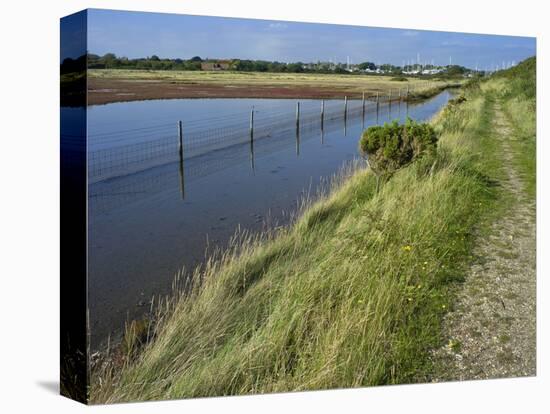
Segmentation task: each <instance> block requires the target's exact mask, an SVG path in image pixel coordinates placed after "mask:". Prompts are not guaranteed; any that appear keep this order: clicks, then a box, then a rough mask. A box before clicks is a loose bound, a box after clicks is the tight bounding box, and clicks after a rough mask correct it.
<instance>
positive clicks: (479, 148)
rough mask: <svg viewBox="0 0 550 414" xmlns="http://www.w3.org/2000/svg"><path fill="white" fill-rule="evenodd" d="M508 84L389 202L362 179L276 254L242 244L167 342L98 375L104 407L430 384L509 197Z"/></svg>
mask: <svg viewBox="0 0 550 414" xmlns="http://www.w3.org/2000/svg"><path fill="white" fill-rule="evenodd" d="M499 82H500V81H499V80H498V79H496V80H491V81H489V83H488V84H485V85H484V86H483V87H482V88H480V87H479V86H478V85H473V86H470V87H468V88H465V89H464V92H463V93H464V96H465V98H466V100H465V101H464V102H462V103H456V104H453V105H450V106H449V107H448V108H447V109H445V111H443V112H442V114H440V116H439V117H438V118H437V119H436V120H435V121H434V124H435V126H436V128H437V130H438V131H439V133H440V134H441V136H440V142H439V148H438V151H437V153H436V155H434V157H433V158H429V159H428V158H424V159H422V160H420V161H418V162H415V163H413V164H411V165H410V166H408V167H406V168H404V169H402V170H400V171H399V172H397V173H396V174H395V175H394V176H393V177H392V179H391V180H389V181H388V182H387V183H385V184H384V185H383V186H382V187H381V189H380V191H379V192H376V191H375V188H376V180H375V177H374V176H373V175H372V174H371V172H370V171H368V170H366V169H359V170H358V171H355V172H354V173H353V174H352V175H351V176H350V177H348V178H347V179H345V180H341V181H340V182H339V183H338V184H336V185H335V186H334V188H333V189H332V191H331V192H330V193H329V194H328V195H326V196H325V197H322V198H321V199H320V200H318V201H316V202H315V203H314V204H313V205H311V206H309V207H308V208H307V209H305V211H304V213H303V215H302V216H301V217H300V218H299V219H298V220H297V221H296V223H295V224H294V225H293V226H291V227H290V228H288V229H284V230H280V231H278V232H277V233H274V234H273V235H272V236H271V237H270V238H269V239H268V240H263V241H258V240H251V239H246V240H240V241H235V243H234V246H235V248H234V250H232V251H229V252H226V253H225V254H224V255H223V256H222V257H220V258H218V259H217V260H212V261H211V262H209V264H208V265H207V266H206V267H205V268H204V269H202V270H200V271H199V272H197V275H196V277H195V280H201V281H202V283H201V284H200V285H199V284H197V285H196V286H194V287H193V288H192V292H191V294H187V295H181V296H177V297H175V298H173V299H172V301H171V306H170V308H169V309H168V310H167V311H166V312H165V313H164V315H163V317H162V318H161V320H160V321H159V322H158V323H157V324H156V325H155V327H154V330H153V331H152V333H151V335H152V336H153V337H154V339H153V340H152V341H150V343H149V344H148V345H146V346H145V347H144V348H143V349H141V350H139V351H137V352H135V354H134V352H133V350H132V344H130V345H128V346H127V348H126V351H125V352H126V354H125V355H124V354H122V355H119V356H118V365H113V364H112V363H111V364H107V365H106V366H103V367H102V368H98V369H96V370H95V372H94V375H93V385H92V390H91V396H92V401H93V402H96V403H99V402H117V401H133V400H150V399H162V398H182V397H197V396H214V395H233V394H249V393H263V392H282V391H293V390H312V389H325V388H344V387H356V386H366V385H378V384H395V383H407V382H418V381H423V380H426V379H427V378H429V376H430V373H431V372H432V366H431V365H430V359H429V357H428V356H429V352H430V350H431V349H433V348H434V347H436V346H438V345H439V342H440V323H441V317H442V315H443V314H445V313H446V312H447V310H448V309H449V307H451V306H452V303H453V302H452V298H453V295H452V292H453V288H454V287H455V286H456V282H458V281H460V280H461V277H462V274H463V272H464V269H465V267H466V266H468V265H469V262H470V252H471V250H472V245H473V240H474V237H473V233H474V231H475V230H476V229H479V228H480V226H481V224H482V223H483V222H484V220H486V219H487V218H488V217H489V216H490V215H491V214H496V213H495V211H498V209H496V206H497V205H498V201H499V199H500V197H501V195H500V194H499V190H498V187H496V186H495V185H494V183H495V180H496V179H497V178H498V176H499V174H501V168H502V166H501V164H500V158H499V157H498V153H499V146H498V142H497V141H496V140H494V139H493V136H492V131H491V121H492V117H493V113H494V102H495V99H496V98H497V96H498V95H497V94H498V93H502V91H503V86H502V83H499Z"/></svg>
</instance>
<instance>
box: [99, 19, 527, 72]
mask: <svg viewBox="0 0 550 414" xmlns="http://www.w3.org/2000/svg"><path fill="white" fill-rule="evenodd" d="M88 51H89V52H90V53H96V54H99V55H103V54H105V53H107V52H112V53H115V54H116V55H117V56H126V57H129V58H137V57H146V56H151V55H153V54H155V55H158V56H160V57H166V58H178V57H179V58H182V59H188V58H190V57H193V56H196V55H198V56H201V57H202V58H206V57H209V58H241V59H265V60H278V61H282V62H296V61H302V62H316V61H318V60H321V61H328V60H331V59H332V60H333V61H337V62H346V60H347V58H348V56H349V58H350V60H351V61H352V62H353V63H360V62H364V61H371V62H375V63H377V64H378V63H392V64H396V65H402V64H403V62H405V63H407V61H416V59H417V56H418V55H420V60H421V61H422V62H427V63H431V62H432V61H433V62H434V63H435V64H436V65H438V64H439V65H446V64H448V63H449V57H452V63H453V64H460V65H464V66H468V67H471V68H474V67H475V66H476V65H477V66H478V67H479V69H485V68H486V67H487V68H489V69H491V67H492V65H497V64H498V65H502V62H503V61H505V62H511V61H516V62H519V61H520V60H522V59H525V58H527V57H529V56H533V55H534V54H535V53H536V43H535V38H530V37H515V36H496V35H480V34H466V33H452V32H434V31H421V30H414V29H385V28H374V27H359V26H343V25H329V24H314V23H297V22H281V21H268V20H252V19H235V18H221V17H207V16H189V15H178V14H162V13H142V12H125V11H113V10H97V9H91V10H89V13H88Z"/></svg>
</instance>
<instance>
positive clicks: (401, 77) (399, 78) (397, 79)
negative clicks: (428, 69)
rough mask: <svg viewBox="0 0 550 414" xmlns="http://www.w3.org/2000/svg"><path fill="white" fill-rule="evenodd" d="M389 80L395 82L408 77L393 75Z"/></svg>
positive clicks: (402, 80) (404, 80) (405, 80)
mask: <svg viewBox="0 0 550 414" xmlns="http://www.w3.org/2000/svg"><path fill="white" fill-rule="evenodd" d="M390 80H392V81H395V82H407V81H408V79H407V78H406V77H405V76H395V77H393V78H391V79H390Z"/></svg>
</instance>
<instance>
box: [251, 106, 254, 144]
mask: <svg viewBox="0 0 550 414" xmlns="http://www.w3.org/2000/svg"><path fill="white" fill-rule="evenodd" d="M253 141H254V107H252V109H251V111H250V142H253Z"/></svg>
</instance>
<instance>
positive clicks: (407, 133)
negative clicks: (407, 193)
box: [359, 118, 437, 177]
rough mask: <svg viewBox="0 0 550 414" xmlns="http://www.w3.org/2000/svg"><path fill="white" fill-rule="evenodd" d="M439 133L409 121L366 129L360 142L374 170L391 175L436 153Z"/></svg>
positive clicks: (379, 173)
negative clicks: (413, 162) (417, 160)
mask: <svg viewBox="0 0 550 414" xmlns="http://www.w3.org/2000/svg"><path fill="white" fill-rule="evenodd" d="M436 146H437V134H436V132H435V130H434V128H433V127H432V126H431V125H430V124H427V123H418V122H415V121H413V120H412V119H410V118H409V119H407V121H406V122H405V124H399V123H398V122H397V121H393V122H392V123H389V124H388V123H385V124H384V125H383V126H378V125H377V126H372V127H370V128H368V129H366V130H365V131H364V132H363V135H362V136H361V140H360V141H359V149H360V152H361V154H362V156H363V157H364V158H365V159H366V160H367V162H368V164H369V166H370V168H371V169H372V171H373V172H374V173H375V174H376V175H377V176H378V177H380V176H387V175H391V174H392V173H394V172H395V171H397V170H398V169H400V168H402V167H404V166H405V165H407V164H409V163H411V162H412V161H414V160H415V159H417V158H420V157H422V156H424V155H426V154H433V153H434V152H435V149H436Z"/></svg>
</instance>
